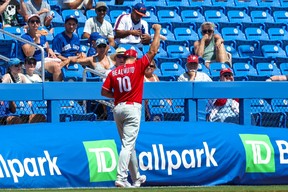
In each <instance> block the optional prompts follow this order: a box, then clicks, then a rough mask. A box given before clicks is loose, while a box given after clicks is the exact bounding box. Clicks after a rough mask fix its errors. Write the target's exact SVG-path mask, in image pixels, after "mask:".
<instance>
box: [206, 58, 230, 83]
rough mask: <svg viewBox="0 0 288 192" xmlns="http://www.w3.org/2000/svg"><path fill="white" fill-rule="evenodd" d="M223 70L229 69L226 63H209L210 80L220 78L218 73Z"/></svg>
mask: <svg viewBox="0 0 288 192" xmlns="http://www.w3.org/2000/svg"><path fill="white" fill-rule="evenodd" d="M224 68H230V67H229V65H228V64H226V63H220V62H213V63H210V68H209V70H210V74H211V77H212V79H213V78H219V76H220V71H221V70H222V69H224Z"/></svg>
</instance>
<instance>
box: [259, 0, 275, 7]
mask: <svg viewBox="0 0 288 192" xmlns="http://www.w3.org/2000/svg"><path fill="white" fill-rule="evenodd" d="M257 2H258V5H259V6H260V7H280V2H279V0H269V1H266V0H257Z"/></svg>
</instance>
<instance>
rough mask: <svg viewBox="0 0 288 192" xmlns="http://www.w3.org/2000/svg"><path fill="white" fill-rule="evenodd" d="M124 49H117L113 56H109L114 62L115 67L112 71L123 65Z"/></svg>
mask: <svg viewBox="0 0 288 192" xmlns="http://www.w3.org/2000/svg"><path fill="white" fill-rule="evenodd" d="M125 51H126V49H125V48H123V47H118V48H117V49H116V51H115V53H114V54H112V55H110V58H111V59H112V60H113V61H115V65H114V67H113V68H112V69H115V68H116V67H118V66H120V65H124V64H125V56H124V53H125Z"/></svg>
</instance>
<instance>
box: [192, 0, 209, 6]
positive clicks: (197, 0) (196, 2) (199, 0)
mask: <svg viewBox="0 0 288 192" xmlns="http://www.w3.org/2000/svg"><path fill="white" fill-rule="evenodd" d="M189 4H190V6H191V7H202V6H212V2H211V0H189Z"/></svg>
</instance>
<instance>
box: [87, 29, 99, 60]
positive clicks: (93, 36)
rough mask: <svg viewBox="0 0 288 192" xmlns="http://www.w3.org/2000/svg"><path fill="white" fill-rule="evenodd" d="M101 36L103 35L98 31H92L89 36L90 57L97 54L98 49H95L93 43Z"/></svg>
mask: <svg viewBox="0 0 288 192" xmlns="http://www.w3.org/2000/svg"><path fill="white" fill-rule="evenodd" d="M99 38H102V36H101V35H100V34H99V33H98V32H93V33H91V35H90V37H89V38H88V42H89V45H90V48H89V50H88V53H87V56H88V57H90V56H92V55H96V50H95V49H94V47H93V45H94V44H95V43H96V40H97V39H99Z"/></svg>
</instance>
